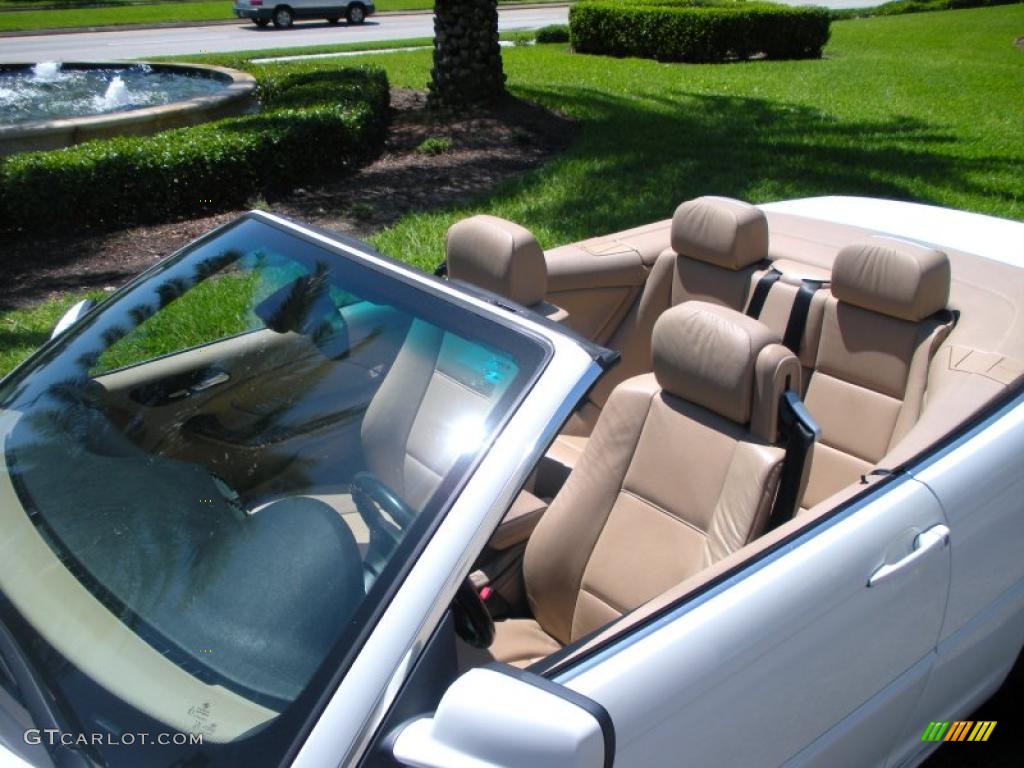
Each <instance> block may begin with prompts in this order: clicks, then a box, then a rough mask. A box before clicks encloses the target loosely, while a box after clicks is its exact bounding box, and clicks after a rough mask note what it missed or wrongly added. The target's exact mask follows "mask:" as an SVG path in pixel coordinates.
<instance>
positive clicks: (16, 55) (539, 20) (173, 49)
mask: <svg viewBox="0 0 1024 768" xmlns="http://www.w3.org/2000/svg"><path fill="white" fill-rule="evenodd" d="M568 18H569V9H568V8H567V7H566V6H557V7H553V8H552V7H545V8H514V9H513V8H510V9H507V10H502V11H500V13H499V14H498V27H499V29H501V30H502V31H513V30H517V29H538V28H539V27H543V26H545V25H547V24H565V23H566V22H567V20H568ZM433 35H434V21H433V16H432V15H431V14H429V13H408V14H394V15H391V14H388V15H385V16H371V17H370V18H369V19H368V20H367V21H366V23H365V24H363V25H361V26H358V27H349V26H346V25H344V24H342V25H339V26H331V25H329V24H327V23H326V22H312V21H310V22H298V23H296V25H295V26H294V27H292V28H291V29H287V30H276V29H274V28H273V27H266V28H264V29H259V28H257V27H256V26H254V25H253V24H251V23H245V24H243V23H242V22H239V23H238V24H212V25H209V26H195V27H171V28H160V29H130V30H119V31H106V32H75V33H69V34H59V35H36V36H24V37H4V38H0V62H11V61H18V62H37V61H53V60H57V61H76V60H89V59H137V58H144V57H147V56H177V55H180V54H189V53H221V52H226V51H249V50H261V49H267V48H298V47H302V46H307V45H324V44H331V43H356V42H372V41H377V40H404V39H408V38H411V37H433Z"/></svg>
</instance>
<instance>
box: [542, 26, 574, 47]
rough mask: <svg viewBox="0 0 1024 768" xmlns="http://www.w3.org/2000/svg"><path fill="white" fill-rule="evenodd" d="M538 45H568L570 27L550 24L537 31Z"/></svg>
mask: <svg viewBox="0 0 1024 768" xmlns="http://www.w3.org/2000/svg"><path fill="white" fill-rule="evenodd" d="M537 42H538V43H568V42H569V27H568V25H566V24H549V25H548V26H546V27H541V28H540V29H538V30H537Z"/></svg>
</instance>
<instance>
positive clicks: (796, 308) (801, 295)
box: [782, 280, 825, 355]
mask: <svg viewBox="0 0 1024 768" xmlns="http://www.w3.org/2000/svg"><path fill="white" fill-rule="evenodd" d="M824 284H825V283H824V281H823V280H801V281H800V290H798V291H797V294H796V298H795V299H793V308H792V309H791V310H790V311H789V322H787V323H786V332H785V333H784V334H783V335H782V344H783V346H785V347H787V348H788V349H789V351H790V352H792V353H793V354H794V355H799V354H800V340H801V339H803V337H804V329H805V328H806V327H807V314H808V313H809V312H810V310H811V300H812V299H813V298H814V294H815V293H816V292H817V291H819V290H821V287H822V286H823V285H824Z"/></svg>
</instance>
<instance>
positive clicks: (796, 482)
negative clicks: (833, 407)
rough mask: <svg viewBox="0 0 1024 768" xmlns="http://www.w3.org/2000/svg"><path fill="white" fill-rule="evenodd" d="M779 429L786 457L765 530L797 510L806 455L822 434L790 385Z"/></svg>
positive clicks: (788, 518)
mask: <svg viewBox="0 0 1024 768" xmlns="http://www.w3.org/2000/svg"><path fill="white" fill-rule="evenodd" d="M779 432H780V433H781V436H782V440H783V443H784V444H785V446H786V457H785V458H784V459H783V460H782V477H781V478H780V479H779V491H778V493H777V494H776V495H775V503H774V504H773V505H772V511H771V514H770V515H769V516H768V523H767V525H766V526H765V531H766V532H767V531H770V530H772V529H774V528H778V527H779V526H780V525H782V524H783V523H784V522H786V521H787V520H790V519H792V517H793V515H794V513H795V512H796V506H797V503H798V502H799V501H800V499H799V495H800V486H801V485H802V484H803V479H804V473H805V470H806V468H807V458H808V456H809V455H810V452H811V448H813V447H814V442H815V441H816V440H817V439H818V436H819V435H820V434H821V427H819V426H818V422H816V421H815V420H814V417H813V416H811V414H810V412H809V411H808V410H807V407H806V406H805V405H804V404H803V401H802V400H801V399H800V396H799V395H797V393H796V392H794V391H793V390H791V389H787V390H786V391H785V392H784V393H783V394H782V398H781V400H780V402H779Z"/></svg>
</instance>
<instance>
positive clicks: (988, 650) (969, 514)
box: [892, 402, 1024, 765]
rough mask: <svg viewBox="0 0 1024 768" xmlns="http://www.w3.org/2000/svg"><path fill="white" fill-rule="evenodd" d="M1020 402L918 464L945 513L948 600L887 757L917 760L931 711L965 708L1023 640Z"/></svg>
mask: <svg viewBox="0 0 1024 768" xmlns="http://www.w3.org/2000/svg"><path fill="white" fill-rule="evenodd" d="M1021 456H1024V404H1020V403H1019V402H1018V404H1017V405H1015V406H1008V407H1007V408H1005V409H1003V412H1002V413H1001V414H997V416H996V417H995V418H994V419H993V420H992V421H991V423H990V424H989V425H987V426H983V427H981V428H979V429H978V430H976V431H975V433H974V434H973V435H970V436H968V437H966V438H965V439H964V440H962V441H961V442H960V443H959V444H958V445H956V446H955V447H954V448H953V449H952V450H950V451H948V452H947V453H946V454H945V455H943V456H941V457H940V458H938V459H937V460H936V461H934V462H933V463H931V464H930V465H929V466H927V467H925V468H923V469H922V470H920V471H918V472H915V473H914V474H915V477H917V479H918V480H920V481H921V482H923V483H926V484H927V485H928V487H929V488H931V489H932V490H933V491H934V492H935V495H936V496H937V497H938V499H939V502H940V503H941V504H942V507H943V509H944V511H945V515H946V518H947V519H948V520H949V526H950V529H951V531H952V533H951V542H952V543H951V556H952V567H951V574H950V592H949V607H948V608H947V610H946V619H945V622H944V624H943V627H942V633H941V639H940V642H939V644H938V660H937V662H936V665H935V670H934V671H933V673H932V675H931V678H930V679H929V682H928V687H927V689H926V690H925V693H924V695H923V696H922V698H921V701H920V704H919V705H918V708H917V711H916V712H915V714H914V716H913V717H912V718H911V720H910V722H909V724H908V726H907V730H906V732H905V733H904V734H903V737H902V739H901V744H902V747H901V748H900V749H899V750H898V757H897V759H895V760H894V761H893V763H892V764H893V765H896V764H899V761H901V760H910V761H914V760H915V759H916V757H915V755H917V756H919V755H920V754H921V752H922V749H921V742H920V738H921V734H922V732H923V731H924V728H925V726H926V725H927V724H928V723H929V722H931V721H933V720H939V721H942V720H956V719H960V718H964V717H967V716H968V715H970V713H971V711H972V710H973V709H974V708H975V707H977V706H978V705H980V704H981V703H982V702H983V701H984V700H985V699H986V698H987V697H988V696H990V695H991V694H992V693H994V692H995V690H996V689H997V688H998V687H999V685H1000V684H1001V682H1002V680H1003V678H1005V676H1006V674H1007V673H1008V672H1009V671H1010V668H1011V667H1012V666H1013V663H1014V661H1015V659H1016V658H1017V654H1018V653H1019V652H1020V650H1021V644H1022V643H1024V559H1022V557H1021V553H1022V552H1024V473H1022V472H1021Z"/></svg>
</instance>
